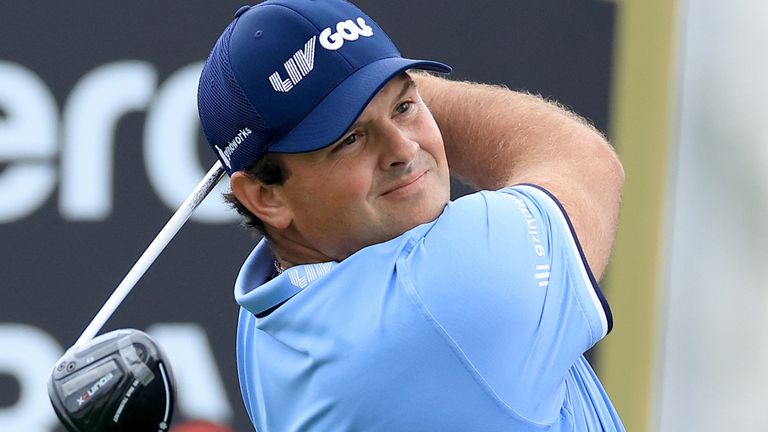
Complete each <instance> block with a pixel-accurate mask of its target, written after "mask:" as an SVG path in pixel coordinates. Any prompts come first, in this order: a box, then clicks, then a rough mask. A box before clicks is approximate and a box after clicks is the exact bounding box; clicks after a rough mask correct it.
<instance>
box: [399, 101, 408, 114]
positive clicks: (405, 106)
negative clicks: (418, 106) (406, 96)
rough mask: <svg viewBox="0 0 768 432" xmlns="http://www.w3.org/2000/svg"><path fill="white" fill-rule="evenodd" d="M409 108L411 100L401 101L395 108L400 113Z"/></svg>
mask: <svg viewBox="0 0 768 432" xmlns="http://www.w3.org/2000/svg"><path fill="white" fill-rule="evenodd" d="M409 109H411V102H403V103H401V104H400V105H398V106H397V110H396V111H397V113H398V114H402V113H404V112H406V111H408V110H409Z"/></svg>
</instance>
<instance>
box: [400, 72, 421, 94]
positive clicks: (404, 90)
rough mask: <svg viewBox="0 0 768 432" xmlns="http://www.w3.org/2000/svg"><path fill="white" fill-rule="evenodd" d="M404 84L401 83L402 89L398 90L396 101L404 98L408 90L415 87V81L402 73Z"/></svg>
mask: <svg viewBox="0 0 768 432" xmlns="http://www.w3.org/2000/svg"><path fill="white" fill-rule="evenodd" d="M403 75H404V78H405V82H404V83H403V88H402V89H401V90H400V93H399V94H398V95H397V98H396V99H400V98H402V97H403V96H405V94H406V93H408V90H410V89H412V88H415V87H416V81H414V80H413V78H411V76H410V75H408V74H407V73H403Z"/></svg>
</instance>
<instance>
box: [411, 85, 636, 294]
mask: <svg viewBox="0 0 768 432" xmlns="http://www.w3.org/2000/svg"><path fill="white" fill-rule="evenodd" d="M413 76H414V79H415V80H416V82H417V84H418V88H419V92H420V93H421V96H422V98H423V99H424V101H425V103H426V104H427V106H428V107H429V108H430V110H431V112H432V114H433V115H434V117H435V120H436V121H437V124H438V126H439V127H440V130H441V131H442V134H443V139H444V140H445V149H446V154H447V157H448V164H449V166H450V167H451V173H452V174H453V175H454V176H456V177H457V178H459V179H461V180H462V181H465V182H467V183H469V184H470V185H471V186H473V187H475V188H478V189H492V190H495V189H499V188H502V187H505V186H511V185H515V184H519V183H531V184H535V185H539V186H542V187H543V188H545V189H547V190H548V191H550V192H551V193H552V194H553V195H554V196H556V197H557V199H558V200H559V201H560V203H561V204H562V205H563V207H565V210H566V212H567V213H568V216H569V217H570V219H571V222H572V224H573V226H574V229H575V230H576V233H577V235H578V237H579V241H580V242H581V245H582V248H583V249H584V253H585V254H586V257H587V261H588V262H589V265H590V267H591V269H592V272H593V273H594V275H595V277H596V278H598V279H599V278H600V277H601V275H602V273H603V270H604V269H605V266H606V264H607V263H608V257H609V255H610V250H611V245H612V243H613V238H614V234H615V228H616V223H617V220H618V212H619V204H620V200H621V190H622V187H623V184H624V170H623V168H622V166H621V163H620V162H619V160H618V158H617V157H616V154H615V152H614V151H613V149H612V147H611V146H610V144H608V142H607V141H606V140H605V139H604V138H603V136H602V135H601V134H600V133H598V132H597V131H596V130H595V129H594V128H593V127H591V126H590V125H589V124H587V123H586V121H584V120H583V119H581V118H580V117H578V116H576V115H575V114H573V113H570V112H568V111H566V110H565V109H563V108H561V107H558V106H557V105H554V104H552V103H549V102H546V101H544V100H543V99H541V98H538V97H536V96H531V95H528V94H523V93H518V92H513V91H510V90H508V89H505V88H502V87H497V86H489V85H482V84H473V83H466V82H456V81H449V80H446V79H442V78H438V77H435V76H431V75H427V74H424V73H414V74H413Z"/></svg>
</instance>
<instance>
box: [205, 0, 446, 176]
mask: <svg viewBox="0 0 768 432" xmlns="http://www.w3.org/2000/svg"><path fill="white" fill-rule="evenodd" d="M407 69H427V70H432V71H436V72H444V73H448V72H450V70H451V69H450V67H448V66H446V65H444V64H442V63H439V62H434V61H427V60H412V59H406V58H403V57H401V56H400V52H399V51H398V50H397V47H395V45H394V44H393V43H392V41H391V40H390V39H389V37H388V36H387V35H386V33H384V31H383V30H382V29H381V28H380V27H379V26H378V24H376V23H375V22H374V21H373V20H372V19H371V18H370V17H368V16H367V15H365V14H364V13H363V12H362V11H361V10H360V9H358V8H357V7H355V6H354V5H352V4H351V3H349V2H346V1H343V0H269V1H266V2H264V3H260V4H258V5H256V6H252V7H250V6H244V7H242V8H240V10H238V11H237V13H236V14H235V20H234V21H233V22H232V23H231V24H230V25H229V26H228V27H227V28H226V29H225V30H224V33H223V34H222V35H221V37H220V38H219V40H218V41H217V42H216V45H215V46H214V47H213V51H211V55H210V56H209V57H208V60H207V61H206V63H205V66H204V67H203V72H202V75H201V76H200V84H199V88H198V109H199V112H200V120H201V122H202V125H203V131H204V132H205V136H206V138H207V139H208V142H209V144H210V145H211V147H212V148H213V150H214V152H215V153H216V155H217V157H218V158H219V159H220V160H221V162H222V163H223V164H224V166H225V168H226V169H227V172H228V173H229V174H232V173H233V172H236V171H240V170H243V169H247V168H249V167H250V166H251V165H252V164H253V163H255V162H256V161H258V160H259V159H261V158H262V157H263V156H264V154H266V153H267V152H283V153H300V152H307V151H313V150H317V149H320V148H323V147H325V146H328V145H330V144H332V143H333V142H334V141H336V140H338V139H339V138H340V137H341V136H342V135H343V134H344V133H345V132H346V131H347V129H348V128H349V127H350V126H351V125H352V123H354V121H355V119H357V117H358V116H359V115H360V113H362V111H363V110H364V109H365V107H366V105H368V102H370V100H371V99H372V98H373V97H374V96H375V95H376V93H377V92H378V91H379V90H380V89H381V88H382V87H383V86H384V85H385V84H386V83H387V82H388V81H389V80H390V79H391V78H392V77H394V76H396V75H398V74H399V73H400V72H402V71H404V70H407Z"/></svg>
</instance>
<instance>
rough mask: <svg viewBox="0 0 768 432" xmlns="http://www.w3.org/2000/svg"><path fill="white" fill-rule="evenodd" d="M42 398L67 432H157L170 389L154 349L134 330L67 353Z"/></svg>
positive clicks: (167, 410)
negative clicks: (54, 412) (51, 405)
mask: <svg viewBox="0 0 768 432" xmlns="http://www.w3.org/2000/svg"><path fill="white" fill-rule="evenodd" d="M48 396H49V397H50V399H51V403H52V404H53V408H54V410H55V411H56V415H57V416H58V417H59V420H61V423H62V424H63V425H64V426H65V427H66V428H67V430H68V431H70V432H96V431H100V432H111V431H120V432H129V431H130V432H145V431H152V432H163V431H167V430H168V428H169V427H170V424H171V416H172V415H173V405H174V400H175V397H176V395H175V386H174V381H173V376H172V374H171V369H170V364H169V362H168V360H167V358H166V357H165V354H164V353H163V352H162V350H161V349H160V346H159V345H158V343H157V342H156V341H155V340H153V339H152V338H151V337H150V336H149V335H147V334H146V333H144V332H141V331H139V330H135V329H121V330H115V331H112V332H109V333H106V334H103V335H101V336H98V337H96V338H95V339H93V340H91V341H89V342H87V343H85V344H83V345H82V346H74V347H72V348H70V349H69V350H67V352H66V353H64V355H63V356H62V357H61V359H59V361H58V362H57V363H56V365H55V366H54V369H53V373H52V375H51V379H50V381H49V382H48Z"/></svg>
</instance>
